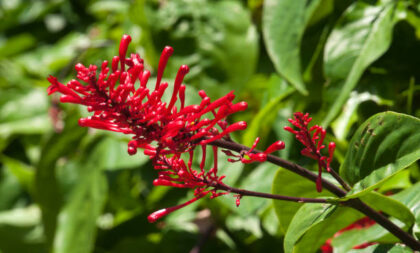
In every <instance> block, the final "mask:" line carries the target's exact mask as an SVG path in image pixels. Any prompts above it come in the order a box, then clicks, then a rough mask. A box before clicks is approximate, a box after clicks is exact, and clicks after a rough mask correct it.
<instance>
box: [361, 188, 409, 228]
mask: <svg viewBox="0 0 420 253" xmlns="http://www.w3.org/2000/svg"><path fill="white" fill-rule="evenodd" d="M361 200H362V201H363V202H365V203H366V204H368V205H369V206H371V207H372V208H374V209H375V210H380V211H382V212H384V213H386V214H388V215H390V216H392V217H395V218H397V219H399V220H400V221H402V222H404V224H405V225H406V227H411V226H412V225H413V224H414V221H415V217H414V215H413V213H412V212H411V211H410V209H409V207H407V206H406V205H404V204H403V203H401V202H400V201H398V200H395V199H394V198H391V197H387V196H385V195H382V194H379V193H377V192H369V193H368V194H366V195H364V196H362V197H361Z"/></svg>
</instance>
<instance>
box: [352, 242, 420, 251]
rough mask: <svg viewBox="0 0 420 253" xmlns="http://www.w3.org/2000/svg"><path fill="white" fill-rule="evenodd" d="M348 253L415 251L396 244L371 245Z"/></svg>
mask: <svg viewBox="0 0 420 253" xmlns="http://www.w3.org/2000/svg"><path fill="white" fill-rule="evenodd" d="M347 252H348V253H372V252H375V253H382V252H386V253H412V252H413V250H411V249H410V248H409V247H407V246H404V245H399V244H397V245H394V244H379V245H378V244H375V245H371V246H369V247H367V248H364V249H354V250H349V251H347Z"/></svg>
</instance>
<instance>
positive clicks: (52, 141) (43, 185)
mask: <svg viewBox="0 0 420 253" xmlns="http://www.w3.org/2000/svg"><path fill="white" fill-rule="evenodd" d="M78 116H79V115H78V114H77V113H76V112H74V111H73V112H71V117H69V118H68V119H67V121H66V125H65V128H64V130H63V132H61V133H56V134H54V135H52V136H51V137H50V138H49V139H48V141H47V142H46V143H45V144H44V146H43V148H42V151H41V158H40V161H39V163H38V164H37V166H36V173H35V195H36V199H37V201H38V204H39V205H40V207H41V211H42V221H43V224H44V230H45V235H46V238H47V242H48V244H50V245H51V244H52V242H53V240H54V234H55V227H56V223H57V215H58V213H59V210H60V207H61V204H62V203H61V202H62V196H61V193H60V188H59V185H58V181H57V177H56V162H57V160H58V159H59V158H61V157H62V156H65V155H68V154H70V153H72V152H75V151H76V150H75V147H77V145H78V143H80V141H81V140H82V136H83V135H85V133H86V131H87V129H85V128H81V127H79V125H78V124H77V119H78V118H79V117H78Z"/></svg>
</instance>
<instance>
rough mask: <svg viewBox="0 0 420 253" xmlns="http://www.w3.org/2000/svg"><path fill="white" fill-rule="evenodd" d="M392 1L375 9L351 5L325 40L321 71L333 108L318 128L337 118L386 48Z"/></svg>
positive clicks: (387, 45) (392, 18)
mask: <svg viewBox="0 0 420 253" xmlns="http://www.w3.org/2000/svg"><path fill="white" fill-rule="evenodd" d="M396 4H397V2H396V1H386V2H385V1H380V2H379V3H378V5H370V4H367V3H365V2H361V1H358V2H355V3H354V4H352V5H351V6H350V7H349V8H348V10H346V12H345V13H344V14H343V16H342V17H341V19H340V20H339V22H338V23H337V25H336V26H335V27H334V29H333V31H332V33H331V35H330V36H329V38H328V41H327V44H326V46H325V53H324V71H325V74H326V77H327V78H328V79H329V81H331V82H333V83H334V84H339V87H337V88H335V89H336V90H335V94H334V96H332V95H331V94H330V95H328V96H331V97H333V98H334V99H333V100H332V103H333V105H332V106H331V107H330V109H329V111H328V114H327V116H326V117H325V119H324V121H323V123H322V125H324V126H327V125H329V123H330V122H331V121H332V120H333V119H334V118H335V117H336V116H337V114H338V113H339V112H340V110H341V109H342V106H343V104H344V103H345V102H346V99H347V98H348V96H349V95H350V92H351V91H352V90H353V88H354V87H355V86H356V85H357V83H358V81H359V79H360V77H361V76H362V74H363V72H364V71H365V69H366V68H367V67H368V66H369V65H370V64H371V63H372V62H373V61H375V60H376V59H378V58H379V57H380V56H381V55H382V54H383V53H384V52H386V50H387V49H388V48H389V46H390V44H391V39H392V29H393V27H394V24H395V23H396V20H397V19H396V17H395V15H394V14H395V8H396Z"/></svg>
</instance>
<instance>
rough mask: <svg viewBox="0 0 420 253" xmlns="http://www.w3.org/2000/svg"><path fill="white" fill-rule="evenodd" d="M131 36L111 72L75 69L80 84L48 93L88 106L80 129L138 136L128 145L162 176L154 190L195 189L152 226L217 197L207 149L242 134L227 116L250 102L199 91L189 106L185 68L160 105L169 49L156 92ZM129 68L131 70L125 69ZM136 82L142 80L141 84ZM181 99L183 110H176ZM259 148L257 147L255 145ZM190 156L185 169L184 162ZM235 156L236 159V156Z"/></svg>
mask: <svg viewBox="0 0 420 253" xmlns="http://www.w3.org/2000/svg"><path fill="white" fill-rule="evenodd" d="M130 41H131V37H130V36H128V35H124V36H123V38H122V40H121V43H120V48H119V56H114V58H113V59H112V62H111V68H109V67H108V62H107V61H104V62H103V63H102V65H101V68H100V71H99V75H98V74H97V71H98V68H97V66H94V65H90V66H89V67H85V66H83V65H82V64H80V63H79V64H77V65H76V66H75V68H76V71H77V78H78V79H79V80H80V81H82V82H83V83H84V84H82V82H80V81H78V80H71V81H70V82H68V83H67V84H66V85H64V84H62V83H60V82H59V81H58V80H57V78H55V77H52V76H50V77H48V81H49V82H50V83H51V86H50V87H49V88H48V94H52V93H54V92H60V93H61V94H62V95H61V97H60V101H61V102H63V103H74V104H80V105H85V106H87V108H88V111H90V112H93V116H90V117H87V118H82V119H80V120H79V125H80V126H83V127H92V128H97V129H103V130H109V131H115V132H121V133H124V134H132V135H134V136H133V138H132V140H131V141H130V142H129V143H128V153H129V154H130V155H134V154H136V152H137V149H139V148H141V149H144V154H146V155H148V156H149V157H150V158H151V159H152V160H153V163H154V167H155V169H156V170H157V171H158V178H157V179H156V180H155V181H154V185H165V186H172V187H179V188H193V189H194V195H195V197H194V198H193V199H192V200H190V201H188V202H186V203H184V204H182V205H179V206H176V207H171V208H167V209H162V210H159V211H157V212H155V213H153V214H151V215H150V216H149V221H150V222H154V221H156V219H158V218H160V217H162V216H164V215H166V214H168V213H170V212H173V211H175V210H177V209H179V208H181V207H183V206H185V205H188V204H191V203H193V202H194V201H196V200H198V199H200V198H202V197H204V196H205V195H207V194H209V193H211V197H217V196H219V195H221V194H223V193H217V192H216V190H215V189H214V188H213V189H211V190H208V188H209V187H212V186H213V187H214V186H215V185H217V184H221V180H222V179H223V177H224V176H218V175H217V147H213V153H214V166H213V168H211V169H210V170H209V171H207V172H206V171H205V169H204V167H205V164H204V163H205V158H206V145H207V144H209V143H210V142H212V141H215V140H219V139H221V138H224V137H225V136H227V135H228V134H229V133H231V132H234V131H238V130H243V129H245V128H246V122H244V121H240V122H236V123H233V124H231V125H229V124H228V123H227V121H226V120H225V119H226V117H227V116H229V115H231V114H233V113H235V112H238V111H242V110H245V109H246V108H247V103H246V102H239V103H236V104H233V103H232V101H233V99H234V97H235V96H234V95H233V92H230V93H228V94H227V95H225V96H224V97H222V98H219V99H217V100H215V101H211V100H210V98H209V97H208V96H207V95H206V93H205V92H204V91H203V90H201V91H199V92H198V94H199V96H200V97H201V103H200V104H198V105H189V106H185V104H184V102H185V89H186V86H185V85H183V84H182V82H183V79H184V77H185V75H186V74H187V73H188V71H189V68H188V66H186V65H182V66H181V67H180V68H179V70H178V73H177V75H176V78H175V82H174V85H173V91H172V96H171V99H170V101H169V103H167V102H164V101H162V96H163V94H164V92H165V91H166V89H167V88H168V86H169V85H168V83H166V82H163V83H162V82H161V80H162V76H163V72H164V69H165V66H166V64H167V62H168V59H169V57H170V56H171V55H172V53H173V49H172V48H171V47H165V49H164V50H163V52H162V54H161V57H160V61H159V66H158V70H157V80H156V84H155V87H154V89H153V90H149V88H147V82H148V79H149V77H150V72H149V71H148V70H145V69H144V62H143V59H141V58H140V56H139V55H138V54H131V56H130V58H126V52H127V48H128V45H129V43H130ZM126 68H127V69H126ZM137 80H138V81H139V82H138V83H137ZM178 99H179V104H180V105H179V107H177V106H176V105H175V103H176V102H177V100H178ZM255 145H256V144H255ZM197 146H201V147H202V161H201V164H200V171H196V170H194V169H193V168H192V160H193V155H194V149H195V148H196V147H197ZM282 148H284V143H282V142H280V143H279V142H277V143H275V144H273V145H272V146H270V147H269V148H268V149H267V150H266V151H265V152H264V153H261V154H254V153H250V152H249V153H248V157H249V159H246V160H244V159H243V158H242V157H241V159H240V160H241V161H242V162H250V161H257V160H258V161H263V160H264V161H265V159H266V155H267V154H268V153H271V152H274V151H276V150H279V149H282ZM184 153H189V155H190V158H189V161H188V163H187V164H185V162H184V160H183V159H182V158H181V155H182V154H184ZM232 155H233V154H232Z"/></svg>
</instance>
